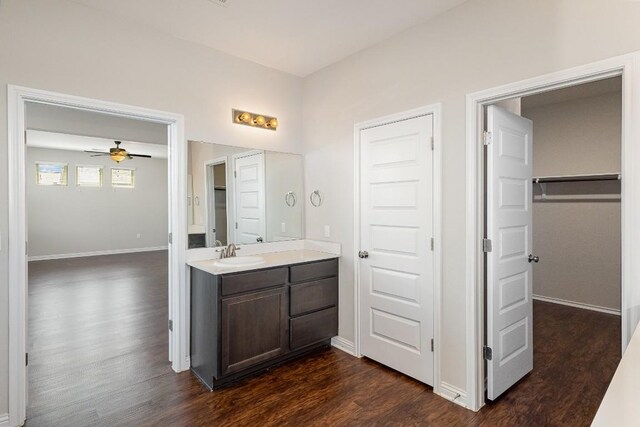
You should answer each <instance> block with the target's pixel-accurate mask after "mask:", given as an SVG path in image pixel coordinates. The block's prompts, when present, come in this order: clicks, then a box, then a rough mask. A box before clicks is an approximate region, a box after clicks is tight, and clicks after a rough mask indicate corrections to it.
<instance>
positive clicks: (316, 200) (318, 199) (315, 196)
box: [309, 190, 322, 208]
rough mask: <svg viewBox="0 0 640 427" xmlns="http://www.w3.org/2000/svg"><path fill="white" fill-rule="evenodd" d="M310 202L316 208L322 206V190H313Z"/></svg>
mask: <svg viewBox="0 0 640 427" xmlns="http://www.w3.org/2000/svg"><path fill="white" fill-rule="evenodd" d="M309 201H310V202H311V204H312V205H313V206H314V207H316V208H317V207H318V206H320V205H321V204H322V194H320V190H313V193H311V195H310V196H309Z"/></svg>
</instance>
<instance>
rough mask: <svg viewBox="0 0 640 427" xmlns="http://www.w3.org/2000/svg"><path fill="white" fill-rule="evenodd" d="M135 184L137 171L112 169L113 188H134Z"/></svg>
mask: <svg viewBox="0 0 640 427" xmlns="http://www.w3.org/2000/svg"><path fill="white" fill-rule="evenodd" d="M134 184H135V170H134V169H123V168H111V186H112V187H125V188H133V187H134Z"/></svg>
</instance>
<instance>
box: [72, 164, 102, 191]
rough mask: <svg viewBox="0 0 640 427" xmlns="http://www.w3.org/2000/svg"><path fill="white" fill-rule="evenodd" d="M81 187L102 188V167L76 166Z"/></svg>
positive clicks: (78, 182)
mask: <svg viewBox="0 0 640 427" xmlns="http://www.w3.org/2000/svg"><path fill="white" fill-rule="evenodd" d="M76 184H77V185H78V186H79V187H102V166H80V165H78V166H76Z"/></svg>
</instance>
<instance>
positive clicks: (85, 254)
mask: <svg viewBox="0 0 640 427" xmlns="http://www.w3.org/2000/svg"><path fill="white" fill-rule="evenodd" d="M167 249H168V246H153V247H148V248H132V249H113V250H109V251H95V252H80V253H75V254H57V255H38V256H30V257H29V258H28V261H46V260H50V259H65V258H82V257H88V256H100V255H117V254H132V253H135V252H151V251H162V250H167Z"/></svg>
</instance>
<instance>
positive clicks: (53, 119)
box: [25, 102, 168, 145]
mask: <svg viewBox="0 0 640 427" xmlns="http://www.w3.org/2000/svg"><path fill="white" fill-rule="evenodd" d="M25 120H26V126H27V129H29V130H42V131H47V132H54V133H62V134H72V135H84V136H93V137H98V138H105V139H109V140H111V141H113V140H114V139H118V140H122V141H139V142H146V143H149V144H163V145H167V140H168V131H167V125H165V124H161V123H155V122H150V121H146V120H137V119H131V118H128V117H121V116H115V115H112V114H105V113H96V112H93V111H85V110H79V109H76V108H68V107H60V106H57V105H49V104H40V103H34V102H27V111H26V118H25Z"/></svg>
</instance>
